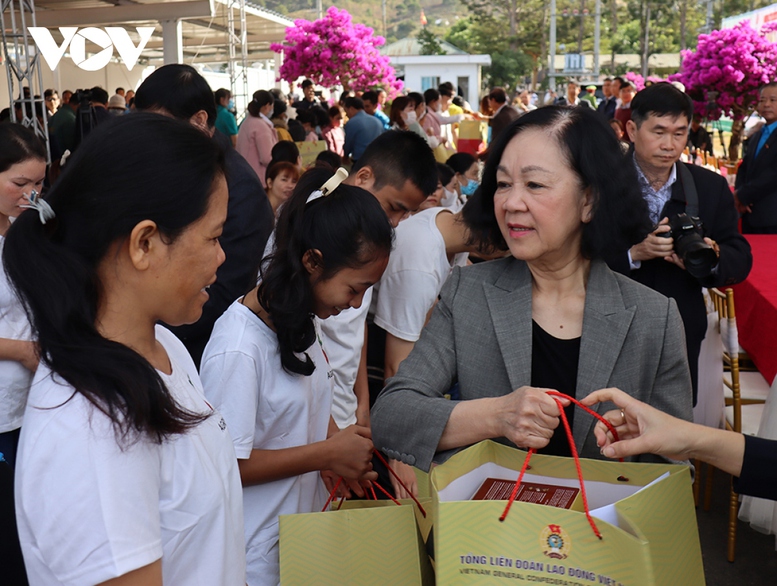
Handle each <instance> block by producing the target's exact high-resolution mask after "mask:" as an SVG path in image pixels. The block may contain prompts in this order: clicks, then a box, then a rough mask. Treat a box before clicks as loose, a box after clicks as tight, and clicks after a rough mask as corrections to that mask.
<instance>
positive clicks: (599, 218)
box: [464, 106, 652, 259]
mask: <svg viewBox="0 0 777 586" xmlns="http://www.w3.org/2000/svg"><path fill="white" fill-rule="evenodd" d="M531 128H537V129H541V130H544V131H546V132H547V133H548V134H550V135H551V136H553V137H554V138H555V139H556V141H557V142H558V144H559V146H560V148H561V152H562V153H563V155H564V159H565V160H564V161H557V164H559V165H563V164H567V165H569V167H570V168H571V169H572V170H573V171H574V172H575V174H576V175H577V176H578V178H579V179H580V184H581V186H582V188H583V189H590V191H591V195H592V196H593V209H592V218H591V221H590V222H588V223H587V224H584V225H583V233H582V241H581V253H582V255H583V257H584V258H589V259H590V258H602V257H605V256H606V257H609V256H610V255H617V254H618V253H620V252H625V251H627V250H628V249H629V248H630V247H631V246H632V245H634V244H637V243H638V242H642V241H643V240H644V239H645V237H646V236H647V235H648V234H649V233H650V231H651V230H652V224H651V222H650V217H649V215H648V207H647V203H646V202H645V199H644V198H643V197H642V193H641V192H640V190H639V182H638V181H637V173H636V171H635V169H634V165H633V163H632V161H631V160H630V159H629V158H627V157H625V156H624V154H623V151H622V150H621V147H620V145H619V143H618V139H617V138H615V133H614V132H613V131H612V130H611V129H610V127H609V126H608V125H607V123H606V122H605V120H604V118H603V117H601V116H599V115H598V114H597V113H596V112H593V111H590V110H589V109H588V108H569V107H564V106H546V107H544V108H538V109H537V110H533V111H531V112H527V113H526V114H524V115H523V116H521V117H520V118H518V119H517V120H516V121H515V122H513V123H512V124H510V126H508V127H507V128H506V129H505V130H504V132H502V134H501V135H500V136H499V138H498V139H497V141H496V144H494V146H493V149H491V152H490V154H489V156H488V161H487V162H486V166H485V169H484V170H483V177H482V182H481V184H480V188H479V190H480V192H481V197H480V203H479V205H477V206H471V207H469V209H466V208H465V210H464V216H465V221H466V222H467V224H468V225H469V226H470V228H471V230H472V238H473V239H474V241H476V242H481V243H484V244H489V245H491V246H494V247H495V248H499V249H502V250H505V249H507V244H506V243H505V240H504V237H503V236H502V232H501V231H500V230H499V225H498V224H497V221H496V216H495V215H494V194H495V193H496V187H497V185H496V172H497V167H498V166H499V164H500V163H501V159H502V155H503V154H504V151H505V149H506V148H507V145H508V144H509V143H510V141H511V140H512V139H513V138H515V137H516V136H517V135H518V134H520V133H521V132H523V131H525V130H527V129H531Z"/></svg>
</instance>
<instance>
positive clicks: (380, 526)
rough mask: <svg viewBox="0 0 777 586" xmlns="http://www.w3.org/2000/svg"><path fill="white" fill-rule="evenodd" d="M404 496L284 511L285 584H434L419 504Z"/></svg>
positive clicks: (283, 562) (282, 549) (281, 544)
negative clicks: (330, 507)
mask: <svg viewBox="0 0 777 586" xmlns="http://www.w3.org/2000/svg"><path fill="white" fill-rule="evenodd" d="M399 502H400V506H397V505H396V504H395V503H393V502H391V501H386V500H378V501H346V502H345V503H344V504H343V507H342V508H341V509H340V510H331V511H326V512H324V513H309V514H298V515H282V516H281V517H280V563H281V584H282V585H283V586H296V585H299V586H309V585H310V584H336V585H344V586H347V585H353V586H362V585H366V584H374V585H385V586H396V585H398V584H402V585H408V586H415V585H416V584H423V585H431V584H434V573H433V570H432V567H431V564H430V562H429V557H428V556H427V554H426V549H425V546H424V542H423V539H422V537H421V527H419V524H418V522H417V521H416V514H417V513H418V508H417V507H416V506H415V504H414V503H413V501H412V500H402V501H399ZM427 504H428V503H427ZM419 517H420V518H421V519H423V517H422V516H420V514H419ZM427 531H428V527H427Z"/></svg>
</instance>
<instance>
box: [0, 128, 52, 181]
mask: <svg viewBox="0 0 777 586" xmlns="http://www.w3.org/2000/svg"><path fill="white" fill-rule="evenodd" d="M28 159H36V160H39V161H45V160H46V147H45V146H44V145H43V142H42V141H41V140H40V139H39V138H38V137H37V136H36V135H35V133H34V132H33V131H32V130H30V129H29V128H27V127H26V126H22V125H21V124H10V123H7V124H0V173H3V172H5V171H8V169H10V168H11V167H13V166H14V165H16V164H17V163H21V162H23V161H26V160H28Z"/></svg>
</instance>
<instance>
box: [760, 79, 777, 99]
mask: <svg viewBox="0 0 777 586" xmlns="http://www.w3.org/2000/svg"><path fill="white" fill-rule="evenodd" d="M773 87H777V81H770V82H769V83H765V84H763V85H762V86H761V87H760V88H758V95H759V96H760V95H761V93H762V92H763V91H764V90H765V89H766V88H773Z"/></svg>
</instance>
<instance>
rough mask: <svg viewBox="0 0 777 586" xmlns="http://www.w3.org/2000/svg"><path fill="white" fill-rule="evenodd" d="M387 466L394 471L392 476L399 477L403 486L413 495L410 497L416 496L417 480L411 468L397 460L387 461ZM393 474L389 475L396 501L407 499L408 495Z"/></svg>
mask: <svg viewBox="0 0 777 586" xmlns="http://www.w3.org/2000/svg"><path fill="white" fill-rule="evenodd" d="M389 466H391V469H392V470H393V471H394V474H396V475H397V476H399V478H400V479H401V480H402V482H403V483H404V484H405V486H406V487H407V488H408V489H409V490H410V493H413V494H412V496H415V497H417V496H418V478H417V477H416V475H415V471H414V470H413V467H412V466H408V465H407V464H405V463H404V462H400V461H399V460H389ZM394 474H392V475H391V486H393V487H394V494H395V495H396V497H397V498H398V499H409V498H410V493H408V492H407V491H406V490H405V489H404V488H402V485H401V484H399V481H397V479H396V478H394Z"/></svg>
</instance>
